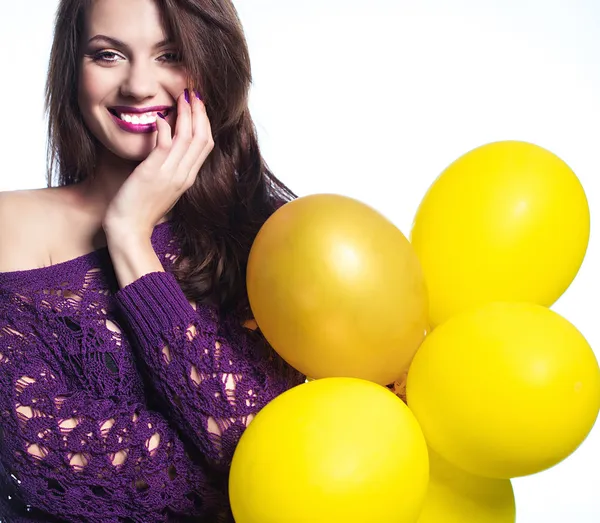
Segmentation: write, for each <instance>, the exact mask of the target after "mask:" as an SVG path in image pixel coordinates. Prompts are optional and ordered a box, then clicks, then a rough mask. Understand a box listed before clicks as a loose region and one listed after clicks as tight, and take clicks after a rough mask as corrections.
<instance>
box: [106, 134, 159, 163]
mask: <svg viewBox="0 0 600 523" xmlns="http://www.w3.org/2000/svg"><path fill="white" fill-rule="evenodd" d="M137 141H138V143H123V142H121V143H118V144H115V143H105V144H104V146H105V147H106V148H107V149H108V150H109V151H110V152H111V153H112V154H114V155H115V156H116V157H117V158H121V159H122V160H125V161H128V162H143V161H144V160H145V159H146V158H148V156H149V154H150V153H151V152H152V150H153V149H154V147H155V145H156V137H154V136H153V137H152V138H150V139H146V140H143V141H142V140H137Z"/></svg>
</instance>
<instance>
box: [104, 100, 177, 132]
mask: <svg viewBox="0 0 600 523" xmlns="http://www.w3.org/2000/svg"><path fill="white" fill-rule="evenodd" d="M172 110H173V107H170V106H166V105H161V106H153V107H127V106H115V107H109V108H108V112H109V113H110V114H111V116H112V117H113V120H114V121H115V122H116V123H117V125H118V126H119V127H120V128H121V129H123V130H124V131H127V132H131V133H151V132H154V131H156V119H157V118H158V113H159V112H160V113H161V114H162V115H163V116H165V117H166V116H167V115H168V114H169V113H170V112H171V111H172Z"/></svg>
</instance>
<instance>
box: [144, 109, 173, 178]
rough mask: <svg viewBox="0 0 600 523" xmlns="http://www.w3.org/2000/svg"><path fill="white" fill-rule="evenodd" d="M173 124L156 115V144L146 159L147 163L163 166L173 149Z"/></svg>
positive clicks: (153, 165) (153, 166) (152, 165)
mask: <svg viewBox="0 0 600 523" xmlns="http://www.w3.org/2000/svg"><path fill="white" fill-rule="evenodd" d="M171 144H172V138H171V126H170V125H169V122H167V121H166V120H165V119H164V118H161V117H160V116H157V117H156V145H155V147H154V149H152V151H151V152H150V154H149V155H148V157H147V158H146V160H145V165H147V166H149V167H151V168H156V167H158V166H161V165H162V164H163V163H164V162H165V160H166V158H167V157H168V155H169V151H170V150H171Z"/></svg>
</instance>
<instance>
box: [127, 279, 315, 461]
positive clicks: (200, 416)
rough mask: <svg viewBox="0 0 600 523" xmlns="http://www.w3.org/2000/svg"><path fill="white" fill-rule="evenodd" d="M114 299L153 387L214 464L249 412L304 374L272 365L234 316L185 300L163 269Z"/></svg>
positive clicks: (231, 446) (230, 449) (228, 452)
mask: <svg viewBox="0 0 600 523" xmlns="http://www.w3.org/2000/svg"><path fill="white" fill-rule="evenodd" d="M117 300H118V302H119V303H120V306H121V309H122V312H123V314H124V315H125V318H126V321H127V323H128V325H129V327H130V329H131V331H132V332H131V333H132V335H133V338H134V339H135V341H136V342H137V346H138V350H139V353H140V355H141V358H142V359H143V361H144V362H145V366H146V369H147V371H148V373H149V375H150V379H151V380H152V382H153V385H154V387H155V388H156V391H157V393H158V394H159V395H160V397H161V399H162V400H163V401H164V402H166V403H167V405H168V407H169V408H170V409H171V412H172V414H173V419H174V421H175V423H176V424H177V426H178V428H179V429H180V430H181V431H183V432H184V433H185V434H186V435H187V436H188V438H189V439H190V440H191V441H192V442H194V443H195V445H196V446H197V447H198V448H199V449H200V450H201V451H202V453H203V454H204V455H205V457H207V458H208V459H209V461H210V462H212V463H214V464H220V465H224V466H227V465H228V464H230V462H231V459H232V457H233V453H234V451H235V447H236V445H237V442H238V440H239V438H240V436H241V434H242V433H243V431H244V430H245V428H246V427H247V426H248V424H249V423H250V422H251V421H252V419H253V417H254V416H255V414H256V413H257V412H258V411H259V410H260V409H262V408H263V407H264V406H265V405H266V404H267V403H269V402H270V401H271V400H272V399H273V398H275V397H276V396H278V395H279V394H281V393H283V392H284V391H285V390H286V389H288V388H290V387H292V386H294V385H297V384H299V383H301V382H302V381H303V380H302V379H301V377H300V375H298V378H297V379H296V380H292V381H288V380H286V379H285V378H284V377H283V376H282V374H281V373H278V372H277V370H276V368H275V366H274V364H273V363H269V361H268V360H267V359H266V358H265V357H264V355H261V354H259V352H260V351H259V350H258V349H257V346H256V343H255V341H254V336H255V333H252V332H251V331H250V330H249V329H245V328H242V326H241V324H240V323H239V322H238V323H236V322H235V321H230V320H224V319H222V318H220V317H219V316H218V315H217V313H216V311H215V310H214V309H212V308H209V307H206V306H195V305H194V304H191V303H190V302H188V300H187V298H186V296H185V294H184V293H183V291H182V290H181V288H180V287H179V284H178V283H177V281H176V279H175V277H174V276H173V275H172V274H170V273H168V272H156V273H151V274H147V275H145V276H143V277H141V278H139V279H138V280H136V281H135V282H133V283H131V284H130V285H128V286H126V287H125V288H123V289H121V290H120V291H119V293H117Z"/></svg>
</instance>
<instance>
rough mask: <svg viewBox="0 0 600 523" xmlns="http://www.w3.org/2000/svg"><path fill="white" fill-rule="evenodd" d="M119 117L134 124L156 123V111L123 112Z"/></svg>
mask: <svg viewBox="0 0 600 523" xmlns="http://www.w3.org/2000/svg"><path fill="white" fill-rule="evenodd" d="M119 118H121V120H123V121H124V122H127V123H131V124H133V125H149V124H153V123H156V113H144V114H127V113H121V114H120V115H119Z"/></svg>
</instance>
